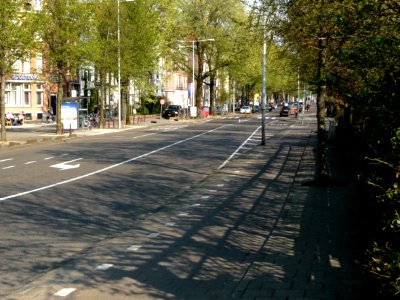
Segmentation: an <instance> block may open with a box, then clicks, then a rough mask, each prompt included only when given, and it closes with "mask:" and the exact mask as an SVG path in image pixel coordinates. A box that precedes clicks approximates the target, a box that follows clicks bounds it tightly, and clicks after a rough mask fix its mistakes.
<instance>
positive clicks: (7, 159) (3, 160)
mask: <svg viewBox="0 0 400 300" xmlns="http://www.w3.org/2000/svg"><path fill="white" fill-rule="evenodd" d="M13 159H14V158H6V159H2V160H0V162H5V161H10V160H13Z"/></svg>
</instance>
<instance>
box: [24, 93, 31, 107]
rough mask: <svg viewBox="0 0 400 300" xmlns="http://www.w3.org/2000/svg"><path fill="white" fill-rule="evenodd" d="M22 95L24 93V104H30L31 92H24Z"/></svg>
mask: <svg viewBox="0 0 400 300" xmlns="http://www.w3.org/2000/svg"><path fill="white" fill-rule="evenodd" d="M24 95H25V97H24V99H25V100H24V105H27V106H28V105H30V104H31V92H25V93H24Z"/></svg>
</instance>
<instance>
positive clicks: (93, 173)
mask: <svg viewBox="0 0 400 300" xmlns="http://www.w3.org/2000/svg"><path fill="white" fill-rule="evenodd" d="M231 125H232V124H227V125H223V126H220V127H217V128H214V129H211V130H208V131H205V132H203V133H200V134H197V135H194V136H192V137H189V138H186V139H183V140H180V141H177V142H175V143H172V144H169V145H167V146H164V147H161V148H158V149H156V150H153V151H150V152H147V153H144V154H142V155H139V156H136V157H133V158H131V159H128V160H125V161H122V162H120V163H117V164H114V165H110V166H108V167H105V168H103V169H99V170H97V171H94V172H91V173H87V174H83V175H81V176H77V177H74V178H71V179H67V180H64V181H60V182H56V183H53V184H50V185H46V186H42V187H39V188H36V189H33V190H29V191H25V192H21V193H17V194H14V195H9V196H5V197H1V198H0V201H4V200H8V199H12V198H17V197H20V196H23V195H28V194H32V193H35V192H39V191H43V190H47V189H49V188H53V187H56V186H59V185H63V184H67V183H70V182H74V181H77V180H80V179H83V178H86V177H89V176H93V175H96V174H99V173H103V172H105V171H108V170H111V169H114V168H116V167H119V166H122V165H125V164H127V163H130V162H132V161H135V160H138V159H141V158H144V157H147V156H150V155H152V154H155V153H158V152H160V151H164V150H165V149H168V148H171V147H174V146H176V145H179V144H182V143H184V142H187V141H190V140H194V139H196V138H198V137H200V136H203V135H206V134H208V133H210V132H214V131H217V130H219V129H221V128H224V127H227V126H231Z"/></svg>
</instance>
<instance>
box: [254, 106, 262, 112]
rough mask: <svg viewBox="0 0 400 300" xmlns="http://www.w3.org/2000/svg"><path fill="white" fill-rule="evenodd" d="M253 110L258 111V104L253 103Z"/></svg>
mask: <svg viewBox="0 0 400 300" xmlns="http://www.w3.org/2000/svg"><path fill="white" fill-rule="evenodd" d="M252 109H253V112H258V111H260V106H258V105H253V108H252Z"/></svg>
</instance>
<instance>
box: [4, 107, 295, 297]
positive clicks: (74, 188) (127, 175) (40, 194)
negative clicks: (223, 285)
mask: <svg viewBox="0 0 400 300" xmlns="http://www.w3.org/2000/svg"><path fill="white" fill-rule="evenodd" d="M292 123H293V118H279V117H276V118H275V117H269V118H268V119H267V120H266V126H267V130H266V138H267V141H268V140H271V141H273V137H274V136H275V135H276V134H278V133H279V132H282V130H287V129H288V128H289V126H290V125H291V124H292ZM260 125H261V120H260V119H259V115H257V114H255V115H254V116H253V118H251V119H250V118H246V119H243V118H242V119H241V121H240V122H239V121H238V119H235V118H226V119H219V120H213V121H210V122H205V123H198V124H191V125H184V124H183V125H182V124H170V123H168V124H165V125H160V126H156V127H151V128H145V129H140V130H135V131H123V132H120V133H118V134H113V135H107V136H95V137H91V138H88V139H86V140H82V139H78V140H70V141H69V142H68V143H59V144H53V143H51V144H45V143H44V144H38V145H34V146H30V147H26V148H18V149H13V150H12V151H8V152H1V153H0V173H1V183H0V186H1V189H0V207H1V208H0V238H1V244H0V245H1V246H0V249H1V251H0V274H1V275H0V298H1V299H28V298H24V297H25V296H24V295H27V294H29V293H31V291H32V290H34V289H35V287H37V286H40V284H41V283H43V281H46V282H47V284H48V283H49V282H50V283H51V282H55V283H57V284H55V286H58V285H60V284H61V283H63V282H68V281H71V277H70V276H72V277H73V280H76V278H79V277H81V276H83V275H82V274H85V270H84V269H79V268H76V270H75V269H74V268H75V266H76V262H77V261H79V259H81V258H82V257H85V255H87V254H88V253H91V254H93V252H95V251H96V249H98V248H101V247H102V246H103V247H104V245H109V244H111V246H110V247H111V248H112V247H113V246H114V245H117V244H118V245H119V243H122V242H121V240H123V239H124V236H125V235H126V234H127V233H128V232H129V233H131V231H132V228H135V230H136V231H135V232H136V233H135V234H136V236H135V238H134V239H132V238H131V245H130V247H133V248H132V249H131V251H135V250H137V249H135V247H136V248H137V247H140V246H138V245H140V242H139V241H140V240H141V239H143V238H144V237H148V236H149V235H151V234H153V235H154V236H156V235H157V233H151V230H150V229H149V228H148V227H146V226H147V225H146V224H147V223H148V222H150V220H152V217H153V216H154V215H155V214H157V213H162V214H164V215H168V213H169V212H171V211H172V210H174V211H175V210H176V209H179V207H180V205H181V203H180V199H181V198H183V196H185V195H188V194H189V193H190V192H191V190H193V189H194V188H199V187H201V185H202V183H203V182H204V181H205V180H206V179H207V178H208V177H209V176H211V175H213V174H215V173H216V172H217V171H218V170H219V169H221V168H223V167H225V166H227V165H229V164H230V163H231V161H234V160H235V159H236V158H237V157H241V159H242V161H243V162H244V163H245V162H246V159H243V158H246V156H247V155H248V153H250V152H249V150H251V149H252V148H254V147H256V146H257V145H258V144H260V142H261V129H260ZM280 142H281V140H277V141H276V143H280ZM277 147H279V145H277ZM239 184H240V181H239V182H238V185H239ZM217 188H218V187H217ZM208 192H209V190H204V195H205V196H206V195H207V193H208ZM193 205H195V203H194V204H193ZM182 214H184V212H183V213H182ZM159 222H161V221H159ZM171 226H173V224H171ZM182 230H185V229H184V227H183V228H182ZM187 230H190V227H187ZM149 232H150V233H149ZM182 234H185V233H182ZM216 238H217V237H216ZM124 242H125V243H126V241H124ZM135 242H136V243H135ZM149 255H151V251H150V252H149ZM154 259H155V260H156V258H154ZM187 259H189V260H190V257H188V258H187ZM91 263H92V265H90V264H89V265H90V266H88V268H89V267H90V268H93V269H97V268H100V269H102V268H104V269H107V268H109V267H111V265H110V264H103V265H102V264H101V263H100V262H98V261H92V262H91ZM62 268H64V269H65V268H68V269H71V268H72V269H74V270H73V272H72V274H73V275H69V276H68V277H62V278H59V277H60V274H59V273H57V270H59V269H62ZM183 268H184V267H183ZM86 271H87V270H86ZM139 272H140V270H139ZM56 273H57V274H56ZM239 273H240V272H239ZM119 276H121V275H119ZM175 276H179V275H175ZM110 285H112V282H111V283H110ZM54 289H57V288H56V287H54ZM46 292H47V293H49V291H48V290H47V291H46ZM149 293H150V292H149ZM18 295H19V296H18ZM21 295H22V296H21ZM32 297H33V296H32ZM37 297H38V298H37V299H41V296H40V295H39V296H37ZM166 297H167V296H166ZM82 299H83V298H82ZM87 299H89V298H87ZM135 299H136V298H135ZM138 299H139V298H138Z"/></svg>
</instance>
